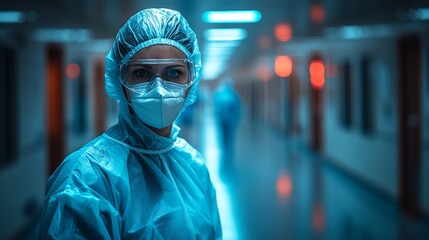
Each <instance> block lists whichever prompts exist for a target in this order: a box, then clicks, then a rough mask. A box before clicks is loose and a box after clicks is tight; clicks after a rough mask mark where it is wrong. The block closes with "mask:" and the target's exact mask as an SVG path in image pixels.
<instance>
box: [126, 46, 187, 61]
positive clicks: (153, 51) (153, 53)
mask: <svg viewBox="0 0 429 240" xmlns="http://www.w3.org/2000/svg"><path fill="white" fill-rule="evenodd" d="M163 58H186V55H185V54H184V53H183V52H182V51H180V50H179V49H177V48H175V47H173V46H170V45H153V46H150V47H147V48H144V49H142V50H140V51H138V52H137V53H136V54H135V55H134V56H133V57H132V58H131V59H163Z"/></svg>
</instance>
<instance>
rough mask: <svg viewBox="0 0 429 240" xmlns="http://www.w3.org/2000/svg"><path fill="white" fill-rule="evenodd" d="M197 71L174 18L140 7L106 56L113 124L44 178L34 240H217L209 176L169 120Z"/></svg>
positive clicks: (188, 37)
mask: <svg viewBox="0 0 429 240" xmlns="http://www.w3.org/2000/svg"><path fill="white" fill-rule="evenodd" d="M200 74H201V59H200V52H199V48H198V43H197V39H196V36H195V33H194V32H193V31H192V29H191V28H190V27H189V25H188V23H187V21H186V20H185V19H184V18H183V16H181V14H180V13H179V12H176V11H173V10H169V9H145V10H143V11H140V12H138V13H137V14H135V15H134V16H132V17H131V18H130V19H129V20H128V21H127V22H126V24H125V25H124V26H123V27H122V28H121V29H120V30H119V32H118V34H117V36H116V40H115V41H114V43H113V47H112V49H111V51H110V52H109V53H108V55H107V56H106V74H105V80H106V91H107V93H108V94H109V96H111V97H112V98H114V99H116V100H117V101H118V102H119V105H120V110H119V120H118V124H117V125H115V126H113V127H112V128H110V129H109V130H108V131H107V132H106V133H104V134H103V135H101V136H99V137H97V138H95V139H94V140H92V141H91V142H89V143H88V144H86V145H85V146H84V147H82V148H81V149H80V150H78V151H76V152H74V153H72V154H71V155H69V156H68V157H67V158H66V159H65V160H64V161H63V163H62V164H61V165H60V167H59V168H58V169H57V170H56V171H55V172H54V173H53V175H52V176H51V177H50V178H49V180H48V183H47V189H46V200H45V205H44V210H43V213H42V219H41V222H40V224H39V233H38V234H39V235H38V236H39V238H41V239H52V238H54V239H76V238H78V239H82V238H83V239H220V238H222V233H221V224H220V219H219V212H218V207H217V203H216V194H215V189H214V188H213V185H212V182H211V180H210V176H209V172H208V170H207V168H206V166H205V165H204V161H203V159H202V156H201V155H200V154H199V153H198V152H197V151H196V150H195V149H194V148H193V147H191V146H190V145H189V144H188V143H187V142H186V141H185V140H183V139H181V138H178V137H177V135H178V133H179V128H178V127H177V126H176V125H175V124H174V123H173V122H174V120H175V119H176V118H177V117H178V115H179V114H180V113H181V112H182V111H183V109H184V108H185V107H187V106H189V105H191V104H192V103H193V102H194V101H195V98H196V91H197V87H198V82H199V79H200Z"/></svg>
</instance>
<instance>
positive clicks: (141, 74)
mask: <svg viewBox="0 0 429 240" xmlns="http://www.w3.org/2000/svg"><path fill="white" fill-rule="evenodd" d="M133 75H134V76H136V77H138V78H144V77H147V76H148V72H147V71H146V70H144V69H136V70H134V72H133Z"/></svg>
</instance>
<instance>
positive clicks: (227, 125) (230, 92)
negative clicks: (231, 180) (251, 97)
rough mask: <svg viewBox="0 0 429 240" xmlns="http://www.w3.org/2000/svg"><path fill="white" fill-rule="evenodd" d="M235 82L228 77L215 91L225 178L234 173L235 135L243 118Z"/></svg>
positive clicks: (215, 107)
mask: <svg viewBox="0 0 429 240" xmlns="http://www.w3.org/2000/svg"><path fill="white" fill-rule="evenodd" d="M233 84H234V83H233V79H232V78H231V77H226V78H224V79H222V80H221V81H220V83H219V86H218V87H217V89H216V90H215V92H214V112H215V119H216V125H217V128H218V134H219V143H220V148H221V158H220V164H219V169H220V172H221V175H222V176H223V177H224V178H228V177H231V176H232V174H233V173H234V148H235V135H236V132H237V128H238V125H239V123H240V118H241V103H240V96H239V95H238V93H237V91H236V90H235V89H234V86H233Z"/></svg>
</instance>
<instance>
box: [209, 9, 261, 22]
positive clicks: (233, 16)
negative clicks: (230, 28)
mask: <svg viewBox="0 0 429 240" xmlns="http://www.w3.org/2000/svg"><path fill="white" fill-rule="evenodd" d="M202 17H203V20H204V22H206V23H255V22H259V21H260V20H261V18H262V15H261V13H260V12H259V11H257V10H243V11H206V12H204V13H203V16H202Z"/></svg>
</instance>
